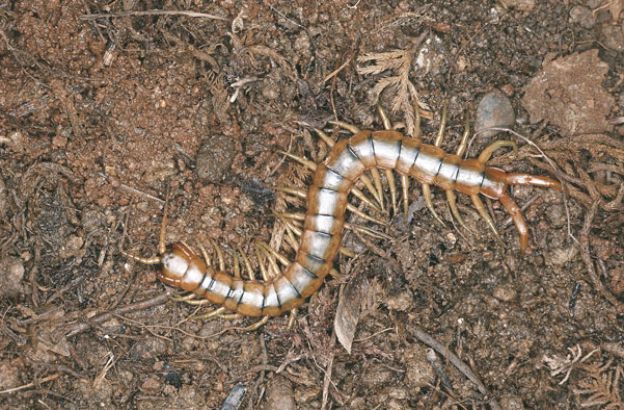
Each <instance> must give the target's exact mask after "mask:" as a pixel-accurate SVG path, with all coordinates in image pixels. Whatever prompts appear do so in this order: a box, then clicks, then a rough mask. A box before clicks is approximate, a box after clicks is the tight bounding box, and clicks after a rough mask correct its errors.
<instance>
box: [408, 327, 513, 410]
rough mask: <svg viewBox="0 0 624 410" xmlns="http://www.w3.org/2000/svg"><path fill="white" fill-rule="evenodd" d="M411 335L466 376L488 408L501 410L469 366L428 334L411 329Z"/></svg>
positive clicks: (416, 328) (417, 329)
mask: <svg viewBox="0 0 624 410" xmlns="http://www.w3.org/2000/svg"><path fill="white" fill-rule="evenodd" d="M412 334H413V335H414V336H415V337H416V338H417V339H418V340H420V341H421V342H423V343H424V344H426V345H427V346H429V347H430V348H432V349H433V350H435V351H436V352H438V353H440V354H441V355H442V356H444V358H446V359H447V360H448V361H449V362H451V363H452V364H453V365H454V366H455V367H457V370H459V371H460V372H462V373H463V374H464V376H466V377H467V378H468V379H469V380H470V381H471V382H473V383H474V384H475V385H476V386H477V389H478V390H479V392H481V394H482V395H483V396H485V398H486V400H489V403H490V407H491V408H492V409H493V410H502V409H501V407H500V405H499V404H498V402H497V401H496V399H494V398H493V397H492V394H491V393H490V391H489V390H488V389H487V388H486V387H485V385H484V384H483V383H482V382H481V380H480V379H479V377H478V376H477V375H476V374H475V373H474V372H473V371H472V369H471V368H470V366H468V365H467V364H466V363H464V362H462V361H461V359H460V358H459V357H457V355H455V353H453V352H451V351H450V350H449V349H448V348H447V347H446V346H444V345H442V343H440V342H438V341H437V340H435V339H434V338H433V337H431V336H429V334H427V333H426V332H424V331H423V330H421V329H419V328H418V327H415V328H413V329H412Z"/></svg>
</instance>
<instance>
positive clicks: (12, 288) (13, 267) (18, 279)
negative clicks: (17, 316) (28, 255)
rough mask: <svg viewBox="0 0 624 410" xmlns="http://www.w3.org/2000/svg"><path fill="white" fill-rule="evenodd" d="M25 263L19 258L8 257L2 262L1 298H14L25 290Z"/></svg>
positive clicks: (0, 267) (0, 276) (0, 271)
mask: <svg viewBox="0 0 624 410" xmlns="http://www.w3.org/2000/svg"><path fill="white" fill-rule="evenodd" d="M24 272H25V269H24V264H23V263H22V261H21V260H20V259H18V258H14V257H10V256H9V257H6V258H4V259H2V262H0V283H2V287H0V299H2V298H14V297H17V296H19V295H20V294H21V293H22V292H23V286H22V280H23V279H24Z"/></svg>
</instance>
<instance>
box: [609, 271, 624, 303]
mask: <svg viewBox="0 0 624 410" xmlns="http://www.w3.org/2000/svg"><path fill="white" fill-rule="evenodd" d="M609 288H610V289H611V291H612V292H613V293H615V294H616V295H617V296H621V295H623V294H624V268H623V267H622V266H618V267H616V268H615V269H612V270H611V272H609Z"/></svg>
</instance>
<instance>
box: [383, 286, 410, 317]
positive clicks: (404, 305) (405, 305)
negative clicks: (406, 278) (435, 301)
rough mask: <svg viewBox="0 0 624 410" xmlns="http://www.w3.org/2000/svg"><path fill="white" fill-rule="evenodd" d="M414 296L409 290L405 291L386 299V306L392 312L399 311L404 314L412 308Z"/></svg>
mask: <svg viewBox="0 0 624 410" xmlns="http://www.w3.org/2000/svg"><path fill="white" fill-rule="evenodd" d="M413 297H414V295H413V294H412V292H411V291H410V290H408V289H404V290H402V291H399V292H397V293H394V294H392V295H390V296H388V298H387V299H386V305H387V306H388V308H389V309H391V310H398V311H399V312H404V311H406V310H408V309H410V308H411V307H412V299H413Z"/></svg>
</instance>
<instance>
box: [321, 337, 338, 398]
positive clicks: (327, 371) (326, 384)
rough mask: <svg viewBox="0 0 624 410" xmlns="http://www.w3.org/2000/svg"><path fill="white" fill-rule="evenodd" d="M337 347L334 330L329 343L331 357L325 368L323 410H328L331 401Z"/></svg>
mask: <svg viewBox="0 0 624 410" xmlns="http://www.w3.org/2000/svg"><path fill="white" fill-rule="evenodd" d="M335 346H336V330H335V329H334V330H332V334H331V340H330V343H329V349H328V350H329V351H330V356H329V358H328V359H327V366H325V377H324V378H323V401H322V402H321V410H325V409H326V408H327V401H328V399H329V385H330V383H331V375H332V369H333V367H334V356H335V354H334V347H335Z"/></svg>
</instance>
